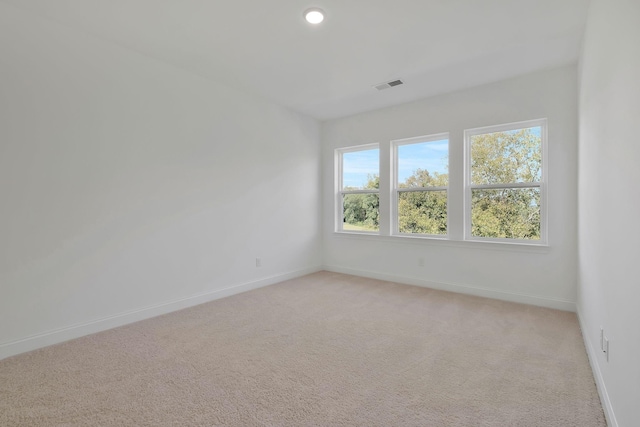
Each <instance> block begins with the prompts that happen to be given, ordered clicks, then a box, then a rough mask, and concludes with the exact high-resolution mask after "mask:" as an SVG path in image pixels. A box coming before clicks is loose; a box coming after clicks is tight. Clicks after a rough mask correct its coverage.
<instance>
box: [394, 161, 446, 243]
mask: <svg viewBox="0 0 640 427" xmlns="http://www.w3.org/2000/svg"><path fill="white" fill-rule="evenodd" d="M448 181H449V175H448V174H441V173H438V172H434V173H433V174H431V173H430V172H429V171H428V170H426V169H417V170H416V171H415V172H414V173H413V175H411V176H410V177H408V178H407V179H406V180H405V182H404V183H401V184H400V185H399V186H400V188H420V187H446V186H447V184H448ZM398 230H399V231H400V232H401V233H420V234H446V233H447V192H446V191H400V192H399V195H398Z"/></svg>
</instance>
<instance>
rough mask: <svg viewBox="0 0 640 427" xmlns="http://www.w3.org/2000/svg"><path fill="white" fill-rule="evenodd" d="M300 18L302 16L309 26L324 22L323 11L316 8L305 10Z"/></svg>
mask: <svg viewBox="0 0 640 427" xmlns="http://www.w3.org/2000/svg"><path fill="white" fill-rule="evenodd" d="M302 16H304V19H306V20H307V22H308V23H310V24H319V23H321V22H322V21H324V11H323V10H322V9H318V8H317V7H312V8H311V9H307V10H305V11H304V13H303V14H302Z"/></svg>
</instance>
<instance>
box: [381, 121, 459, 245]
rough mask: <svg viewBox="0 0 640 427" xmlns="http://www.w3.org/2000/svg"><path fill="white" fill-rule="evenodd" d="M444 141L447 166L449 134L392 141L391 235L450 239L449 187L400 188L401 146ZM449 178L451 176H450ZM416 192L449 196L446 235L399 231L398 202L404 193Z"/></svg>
mask: <svg viewBox="0 0 640 427" xmlns="http://www.w3.org/2000/svg"><path fill="white" fill-rule="evenodd" d="M443 139H446V140H447V165H449V163H450V160H449V158H450V156H449V154H450V151H451V150H450V147H451V140H450V138H449V132H443V133H438V134H434V135H424V136H416V137H411V138H404V139H395V140H392V141H391V150H392V151H391V158H392V170H391V179H392V182H391V222H392V226H391V233H392V235H395V236H404V237H429V238H440V239H447V238H448V237H449V218H450V215H449V209H450V203H449V194H450V192H449V185H450V184H451V182H449V185H447V186H446V187H412V188H399V186H398V172H399V166H398V147H399V146H401V145H411V144H417V143H425V142H426V143H428V142H434V141H441V140H443ZM449 178H451V176H450V175H449ZM414 191H421V192H422V191H445V192H446V194H447V233H446V234H422V233H401V232H400V229H399V222H400V217H399V212H398V200H399V196H400V193H402V192H406V193H408V192H414Z"/></svg>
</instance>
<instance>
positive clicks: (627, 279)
mask: <svg viewBox="0 0 640 427" xmlns="http://www.w3.org/2000/svg"><path fill="white" fill-rule="evenodd" d="M638 22H640V3H639V2H638V1H637V0H594V1H593V3H592V5H591V9H590V12H589V20H588V23H587V29H586V34H585V41H584V47H583V55H582V58H581V72H580V104H579V110H580V119H579V123H580V143H579V152H580V160H579V168H580V172H579V189H580V190H579V292H578V296H579V297H578V312H579V315H580V319H581V322H582V329H583V331H582V332H583V335H584V337H585V342H586V344H587V347H588V348H589V350H590V356H591V362H592V366H593V367H594V373H595V376H596V380H597V381H598V383H599V384H598V385H599V390H600V393H601V397H602V400H603V404H604V405H605V408H606V409H607V412H608V416H609V420H610V424H611V425H613V426H617V425H619V426H637V425H640V407H639V404H640V279H638V270H637V269H638V262H639V261H640V249H639V246H638V243H639V242H640V222H639V220H640V186H639V185H638V184H639V183H640V167H639V164H638V162H639V159H640V143H639V138H638V134H639V132H638V123H639V121H638V119H639V118H640V80H639V79H640V26H639V25H638ZM600 326H603V327H604V330H605V334H606V335H607V336H608V338H609V340H610V341H609V346H610V350H609V361H608V362H607V361H606V358H605V355H604V353H602V351H601V350H600Z"/></svg>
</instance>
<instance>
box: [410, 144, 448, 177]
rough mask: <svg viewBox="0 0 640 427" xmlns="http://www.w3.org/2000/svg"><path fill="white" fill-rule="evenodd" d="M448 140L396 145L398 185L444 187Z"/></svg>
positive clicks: (446, 171)
mask: <svg viewBox="0 0 640 427" xmlns="http://www.w3.org/2000/svg"><path fill="white" fill-rule="evenodd" d="M448 184H449V141H448V140H446V139H443V140H440V141H429V142H419V143H415V144H404V145H398V187H400V188H407V187H446V186H447V185H448Z"/></svg>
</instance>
